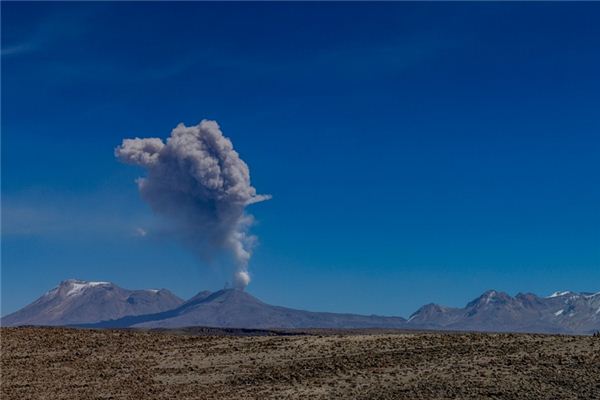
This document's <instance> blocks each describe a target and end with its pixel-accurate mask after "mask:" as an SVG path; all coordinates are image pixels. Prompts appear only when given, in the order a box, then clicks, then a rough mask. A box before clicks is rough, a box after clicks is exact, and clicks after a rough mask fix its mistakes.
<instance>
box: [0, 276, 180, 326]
mask: <svg viewBox="0 0 600 400" xmlns="http://www.w3.org/2000/svg"><path fill="white" fill-rule="evenodd" d="M182 303H183V300H182V299H180V298H179V297H177V296H175V295H174V294H173V293H171V292H170V291H168V290H166V289H160V290H158V289H147V290H127V289H123V288H121V287H119V286H117V285H115V284H114V283H111V282H88V281H81V280H76V279H69V280H66V281H63V282H61V283H60V284H59V285H58V286H57V287H55V288H54V289H52V290H49V291H48V292H46V293H44V295H42V297H40V298H39V299H37V300H36V301H34V302H33V303H31V304H29V305H28V306H26V307H24V308H22V309H20V310H19V311H17V312H15V313H12V314H9V315H7V316H5V317H3V318H2V320H1V321H0V323H1V325H2V326H15V325H73V324H85V323H92V322H99V321H104V320H109V319H118V318H122V317H124V316H127V315H140V314H149V313H156V312H160V311H165V310H170V309H173V308H175V307H177V306H179V305H180V304H182Z"/></svg>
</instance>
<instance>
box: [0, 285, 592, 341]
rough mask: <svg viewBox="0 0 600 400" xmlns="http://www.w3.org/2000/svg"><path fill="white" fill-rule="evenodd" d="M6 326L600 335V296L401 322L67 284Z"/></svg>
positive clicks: (510, 303)
mask: <svg viewBox="0 0 600 400" xmlns="http://www.w3.org/2000/svg"><path fill="white" fill-rule="evenodd" d="M1 324H2V325H3V326H11V325H71V326H80V327H95V328H108V327H134V328H167V329H168V328H182V327H190V326H204V327H221V328H248V329H277V328H281V329H293V328H334V329H343V328H384V329H397V328H399V329H433V330H465V331H490V332H540V333H568V334H590V333H593V332H596V331H600V292H599V293H575V292H556V293H554V294H553V295H551V296H548V297H539V296H537V295H535V294H531V293H526V294H522V293H520V294H518V295H517V296H515V297H511V296H510V295H508V294H506V293H503V292H498V291H495V290H489V291H487V292H485V293H483V294H482V295H481V296H479V297H478V298H476V299H474V300H473V301H471V302H469V303H468V304H467V305H466V306H465V307H463V308H453V307H445V306H441V305H438V304H428V305H425V306H423V307H421V308H420V309H419V310H417V311H416V312H415V313H413V314H412V315H411V316H410V318H409V319H408V320H406V319H404V318H402V317H384V316H375V315H370V316H367V315H356V314H338V313H326V312H310V311H303V310H296V309H291V308H285V307H279V306H274V305H270V304H266V303H264V302H262V301H260V300H259V299H257V298H256V297H253V296H252V295H250V294H249V293H247V292H245V291H242V290H238V289H225V290H220V291H217V292H214V293H212V292H209V291H203V292H200V293H198V294H197V295H196V296H194V297H192V298H191V299H189V300H188V301H185V302H184V301H183V300H181V299H180V298H178V297H177V296H175V295H173V294H172V293H171V292H169V291H168V290H165V289H162V290H133V291H132V290H126V289H122V288H120V287H118V286H117V285H115V284H113V283H110V282H85V281H77V280H68V281H64V282H62V283H61V284H60V285H59V286H58V287H56V288H54V289H52V290H51V291H49V292H47V293H46V294H44V295H43V296H42V297H40V298H39V299H38V300H36V301H35V302H34V303H32V304H30V305H28V306H26V307H25V308H23V309H21V310H19V311H17V312H15V313H13V314H11V315H8V316H6V317H4V318H2V321H1Z"/></svg>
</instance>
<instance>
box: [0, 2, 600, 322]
mask: <svg viewBox="0 0 600 400" xmlns="http://www.w3.org/2000/svg"><path fill="white" fill-rule="evenodd" d="M598 20H600V3H533V4H532V3H527V4H524V3H504V4H500V3H422V4H414V3H378V4H359V3H351V4H344V3H327V4H323V3H308V4H298V3H261V4H248V3H243V4H235V3H223V4H210V3H207V4H204V3H179V4H167V3H129V4H119V3H78V4H74V3H29V4H27V3H6V2H2V125H1V128H2V275H1V276H2V314H6V313H8V312H11V311H14V310H16V309H17V308H19V307H22V306H24V305H26V304H27V303H29V302H31V301H32V300H34V299H35V298H37V297H38V296H39V295H41V294H42V293H43V292H44V291H46V290H48V289H50V288H51V287H53V286H55V285H56V284H57V283H58V282H59V281H61V280H64V279H67V278H80V279H86V280H109V281H114V282H115V283H117V284H119V285H121V286H123V287H126V288H156V287H166V288H169V289H171V290H173V291H174V292H175V293H176V294H178V295H180V296H181V297H184V298H185V297H189V296H192V295H193V294H195V293H196V292H198V291H200V290H203V289H211V290H216V289H220V288H221V287H222V286H223V284H224V282H225V281H226V280H228V279H229V276H228V275H227V274H225V273H224V272H223V270H222V269H219V268H216V267H214V266H213V267H211V266H208V265H206V263H204V262H202V261H200V260H198V259H197V258H195V257H194V255H193V254H191V253H190V252H189V251H188V250H187V249H185V248H182V247H180V246H179V245H178V244H177V243H174V242H167V241H162V240H158V239H156V238H153V237H152V235H148V236H146V237H143V236H140V235H137V234H136V230H137V228H144V229H151V227H152V225H153V223H154V220H155V217H154V216H153V214H152V213H151V211H150V210H149V208H148V206H147V205H146V204H145V203H144V202H143V201H142V200H141V199H140V196H139V193H138V191H137V188H136V185H135V183H134V180H135V178H137V177H138V176H140V175H141V174H142V173H143V171H142V170H140V169H137V168H135V167H131V166H127V165H123V164H121V163H119V162H118V161H117V160H115V157H114V154H113V151H114V148H115V147H116V146H117V145H119V144H120V143H121V140H122V139H123V138H126V137H135V136H139V137H148V136H155V137H162V138H166V137H167V136H168V135H169V134H170V131H171V129H173V128H174V127H175V126H176V125H177V124H178V123H179V122H184V123H186V124H187V125H191V124H196V123H198V122H199V121H200V120H201V119H204V118H208V119H214V120H217V121H218V122H219V124H220V125H221V128H222V130H223V132H224V133H225V135H226V136H228V137H229V138H231V140H232V141H233V143H234V146H235V148H236V150H237V151H238V152H239V153H240V155H241V157H242V158H243V159H244V160H245V161H246V162H247V163H248V165H249V166H250V170H251V176H252V184H253V186H255V187H256V189H257V190H258V192H259V193H268V194H272V195H273V199H272V200H269V201H266V202H263V203H259V204H255V205H252V206H250V208H249V211H251V213H252V214H254V216H255V217H256V219H257V222H258V224H257V225H256V226H255V227H254V228H253V230H252V231H253V233H255V234H256V235H257V236H258V237H259V239H260V244H259V246H258V247H257V248H256V250H255V253H254V257H253V258H252V260H251V261H250V272H251V274H252V277H253V281H252V283H251V284H250V286H249V287H248V289H247V290H248V291H249V292H251V293H252V294H254V295H256V296H258V297H259V298H261V299H263V300H265V301H267V302H269V303H274V304H279V305H283V306H290V307H297V308H303V309H309V310H329V311H343V312H357V313H367V314H371V313H374V314H386V315H401V316H408V315H409V314H410V313H411V312H413V311H414V310H415V309H416V308H417V307H419V306H420V305H422V304H424V303H429V302H437V303H442V304H446V305H454V306H462V305H464V303H466V302H467V301H469V300H471V299H472V298H474V297H476V296H477V295H479V294H480V293H481V292H483V291H484V290H486V289H491V288H494V289H497V290H503V291H507V292H508V293H509V294H512V295H514V294H516V293H517V292H520V291H524V292H534V293H537V294H540V295H547V294H549V293H551V292H553V291H555V290H565V289H570V290H575V291H598V290H600V78H599V77H600V74H599V71H600V24H599V23H598Z"/></svg>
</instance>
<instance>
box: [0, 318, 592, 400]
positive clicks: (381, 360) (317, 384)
mask: <svg viewBox="0 0 600 400" xmlns="http://www.w3.org/2000/svg"><path fill="white" fill-rule="evenodd" d="M292 333H293V334H292ZM0 335H1V358H2V360H1V361H2V362H1V365H2V370H1V374H2V375H1V392H0V394H1V396H0V397H1V398H2V400H9V399H19V400H21V399H253V398H261V399H267V398H274V399H275V398H276V399H282V398H283V399H285V398H289V399H331V398H343V399H481V398H493V399H600V338H594V337H585V336H551V335H527V334H466V333H465V334H463V333H406V332H390V331H385V332H378V331H365V332H362V333H361V332H360V331H359V332H357V331H352V332H344V331H308V332H306V333H304V334H302V332H277V331H262V332H258V331H257V332H252V331H240V332H236V331H235V330H228V331H220V330H218V329H190V330H180V331H173V332H170V331H160V332H156V331H132V330H76V329H65V328H2V329H1V331H0Z"/></svg>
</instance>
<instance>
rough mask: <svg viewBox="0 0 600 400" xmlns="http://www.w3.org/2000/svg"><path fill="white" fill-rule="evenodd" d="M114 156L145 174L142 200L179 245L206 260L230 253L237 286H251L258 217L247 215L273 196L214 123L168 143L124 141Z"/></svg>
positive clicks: (179, 130)
mask: <svg viewBox="0 0 600 400" xmlns="http://www.w3.org/2000/svg"><path fill="white" fill-rule="evenodd" d="M115 156H116V157H117V158H118V159H119V160H120V161H122V162H124V163H127V164H133V165H138V166H141V167H143V168H145V169H146V172H147V176H146V177H144V178H138V179H137V181H136V182H137V185H138V188H139V191H140V194H141V196H142V198H143V199H144V200H145V201H146V202H147V203H148V204H149V205H150V207H151V208H152V209H153V210H154V212H156V213H157V214H159V215H161V216H163V217H165V218H166V220H167V221H169V222H170V224H171V226H172V228H173V232H174V234H175V235H176V236H177V238H178V239H179V240H181V241H182V242H184V243H185V244H186V245H188V246H190V247H192V248H193V249H194V250H195V251H196V252H197V254H199V255H200V256H203V257H205V258H209V257H210V256H212V255H213V254H214V253H215V252H218V251H222V250H225V251H229V252H230V254H232V255H233V258H234V260H235V262H236V271H235V273H234V277H233V280H234V284H235V286H236V287H238V288H244V287H246V285H248V283H249V282H250V275H249V274H248V262H249V260H250V256H251V254H252V248H253V245H254V243H255V241H256V237H255V236H252V235H250V234H249V228H250V226H251V225H252V223H253V217H252V215H250V214H248V213H246V212H245V209H246V207H247V206H248V205H250V204H253V203H257V202H260V201H264V200H268V199H270V198H271V196H269V195H259V194H257V193H256V189H255V188H254V187H252V185H251V184H250V170H249V169H248V165H247V164H246V163H245V162H244V161H243V160H242V159H241V158H240V157H239V154H238V153H237V152H236V151H235V150H234V149H233V145H232V143H231V140H229V139H228V138H226V137H225V136H223V133H222V132H221V129H220V128H219V125H218V124H217V123H216V122H215V121H209V120H203V121H202V122H200V123H199V124H198V125H195V126H189V127H188V126H185V125H184V124H179V125H178V126H177V127H176V128H175V129H173V131H172V132H171V136H170V137H169V138H168V139H167V140H166V142H163V140H162V139H159V138H145V139H140V138H135V139H124V140H123V143H122V144H121V145H120V146H119V147H117V148H116V149H115Z"/></svg>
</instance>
